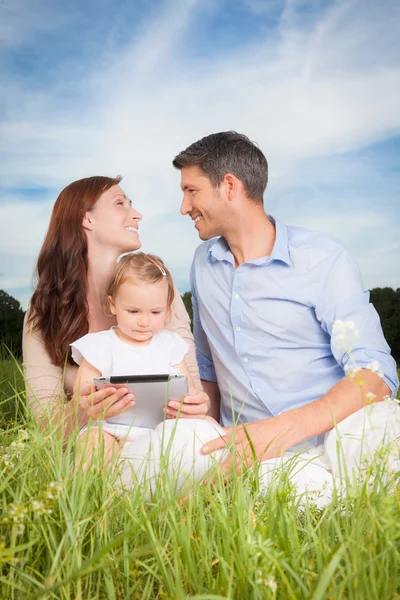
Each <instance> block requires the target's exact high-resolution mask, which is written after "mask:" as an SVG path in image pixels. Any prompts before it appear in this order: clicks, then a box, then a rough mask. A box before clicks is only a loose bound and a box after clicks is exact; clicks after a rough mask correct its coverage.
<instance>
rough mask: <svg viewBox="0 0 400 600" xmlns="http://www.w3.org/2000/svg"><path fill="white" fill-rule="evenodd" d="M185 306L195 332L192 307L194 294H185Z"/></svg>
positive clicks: (183, 295) (183, 297) (183, 296)
mask: <svg viewBox="0 0 400 600" xmlns="http://www.w3.org/2000/svg"><path fill="white" fill-rule="evenodd" d="M182 300H183V304H184V305H185V308H186V310H187V312H188V315H189V317H190V327H191V329H192V331H193V306H192V292H184V293H183V294H182Z"/></svg>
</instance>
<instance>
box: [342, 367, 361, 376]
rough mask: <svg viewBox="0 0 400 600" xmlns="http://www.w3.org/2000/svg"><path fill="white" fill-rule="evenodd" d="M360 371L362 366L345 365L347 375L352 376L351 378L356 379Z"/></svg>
mask: <svg viewBox="0 0 400 600" xmlns="http://www.w3.org/2000/svg"><path fill="white" fill-rule="evenodd" d="M360 371H361V367H358V366H357V365H345V367H344V372H345V373H346V375H347V377H350V379H354V378H355V377H356V375H357V373H359V372H360Z"/></svg>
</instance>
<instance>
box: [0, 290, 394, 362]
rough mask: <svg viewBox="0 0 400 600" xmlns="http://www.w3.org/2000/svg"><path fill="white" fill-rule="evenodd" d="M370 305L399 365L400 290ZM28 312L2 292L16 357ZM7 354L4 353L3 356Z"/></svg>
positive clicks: (1, 324) (0, 307)
mask: <svg viewBox="0 0 400 600" xmlns="http://www.w3.org/2000/svg"><path fill="white" fill-rule="evenodd" d="M370 294H371V302H372V304H373V305H374V306H375V308H376V310H377V312H378V314H379V317H380V319H381V323H382V329H383V332H384V334H385V338H386V340H387V343H388V344H389V346H390V348H391V350H392V355H393V356H394V358H395V360H396V362H397V363H398V364H399V363H400V288H397V289H396V290H394V289H392V288H390V287H384V288H373V289H372V290H371V291H370ZM182 300H183V303H184V305H185V307H186V310H187V311H188V313H189V316H190V320H191V322H192V319H193V309H192V294H191V292H185V293H184V294H182ZM24 316H25V312H24V311H23V309H22V307H21V304H20V303H19V302H18V300H16V299H15V298H13V297H12V296H10V294H7V292H5V291H3V290H0V344H1V345H2V347H3V348H6V351H7V349H8V350H10V351H11V352H12V353H13V354H14V355H15V356H16V357H17V358H21V356H22V326H23V321H24ZM3 354H4V353H3Z"/></svg>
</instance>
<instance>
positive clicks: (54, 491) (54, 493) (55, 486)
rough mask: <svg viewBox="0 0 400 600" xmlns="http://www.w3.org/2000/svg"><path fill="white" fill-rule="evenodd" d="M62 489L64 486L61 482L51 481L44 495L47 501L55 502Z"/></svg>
mask: <svg viewBox="0 0 400 600" xmlns="http://www.w3.org/2000/svg"><path fill="white" fill-rule="evenodd" d="M63 489H64V484H63V482H62V481H52V482H51V483H50V484H49V489H48V490H47V492H46V493H45V496H46V498H48V499H49V500H57V498H58V496H59V495H60V493H61V492H62V490H63Z"/></svg>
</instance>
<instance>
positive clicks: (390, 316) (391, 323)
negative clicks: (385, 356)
mask: <svg viewBox="0 0 400 600" xmlns="http://www.w3.org/2000/svg"><path fill="white" fill-rule="evenodd" d="M370 294H371V302H372V304H373V305H374V306H375V308H376V311H377V313H378V315H379V317H380V319H381V323H382V329H383V333H384V334H385V338H386V341H387V343H388V344H389V346H390V349H391V351H392V355H393V357H394V358H395V360H396V361H397V363H399V362H400V288H397V290H393V289H392V288H390V287H384V288H373V289H372V290H371V291H370Z"/></svg>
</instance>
